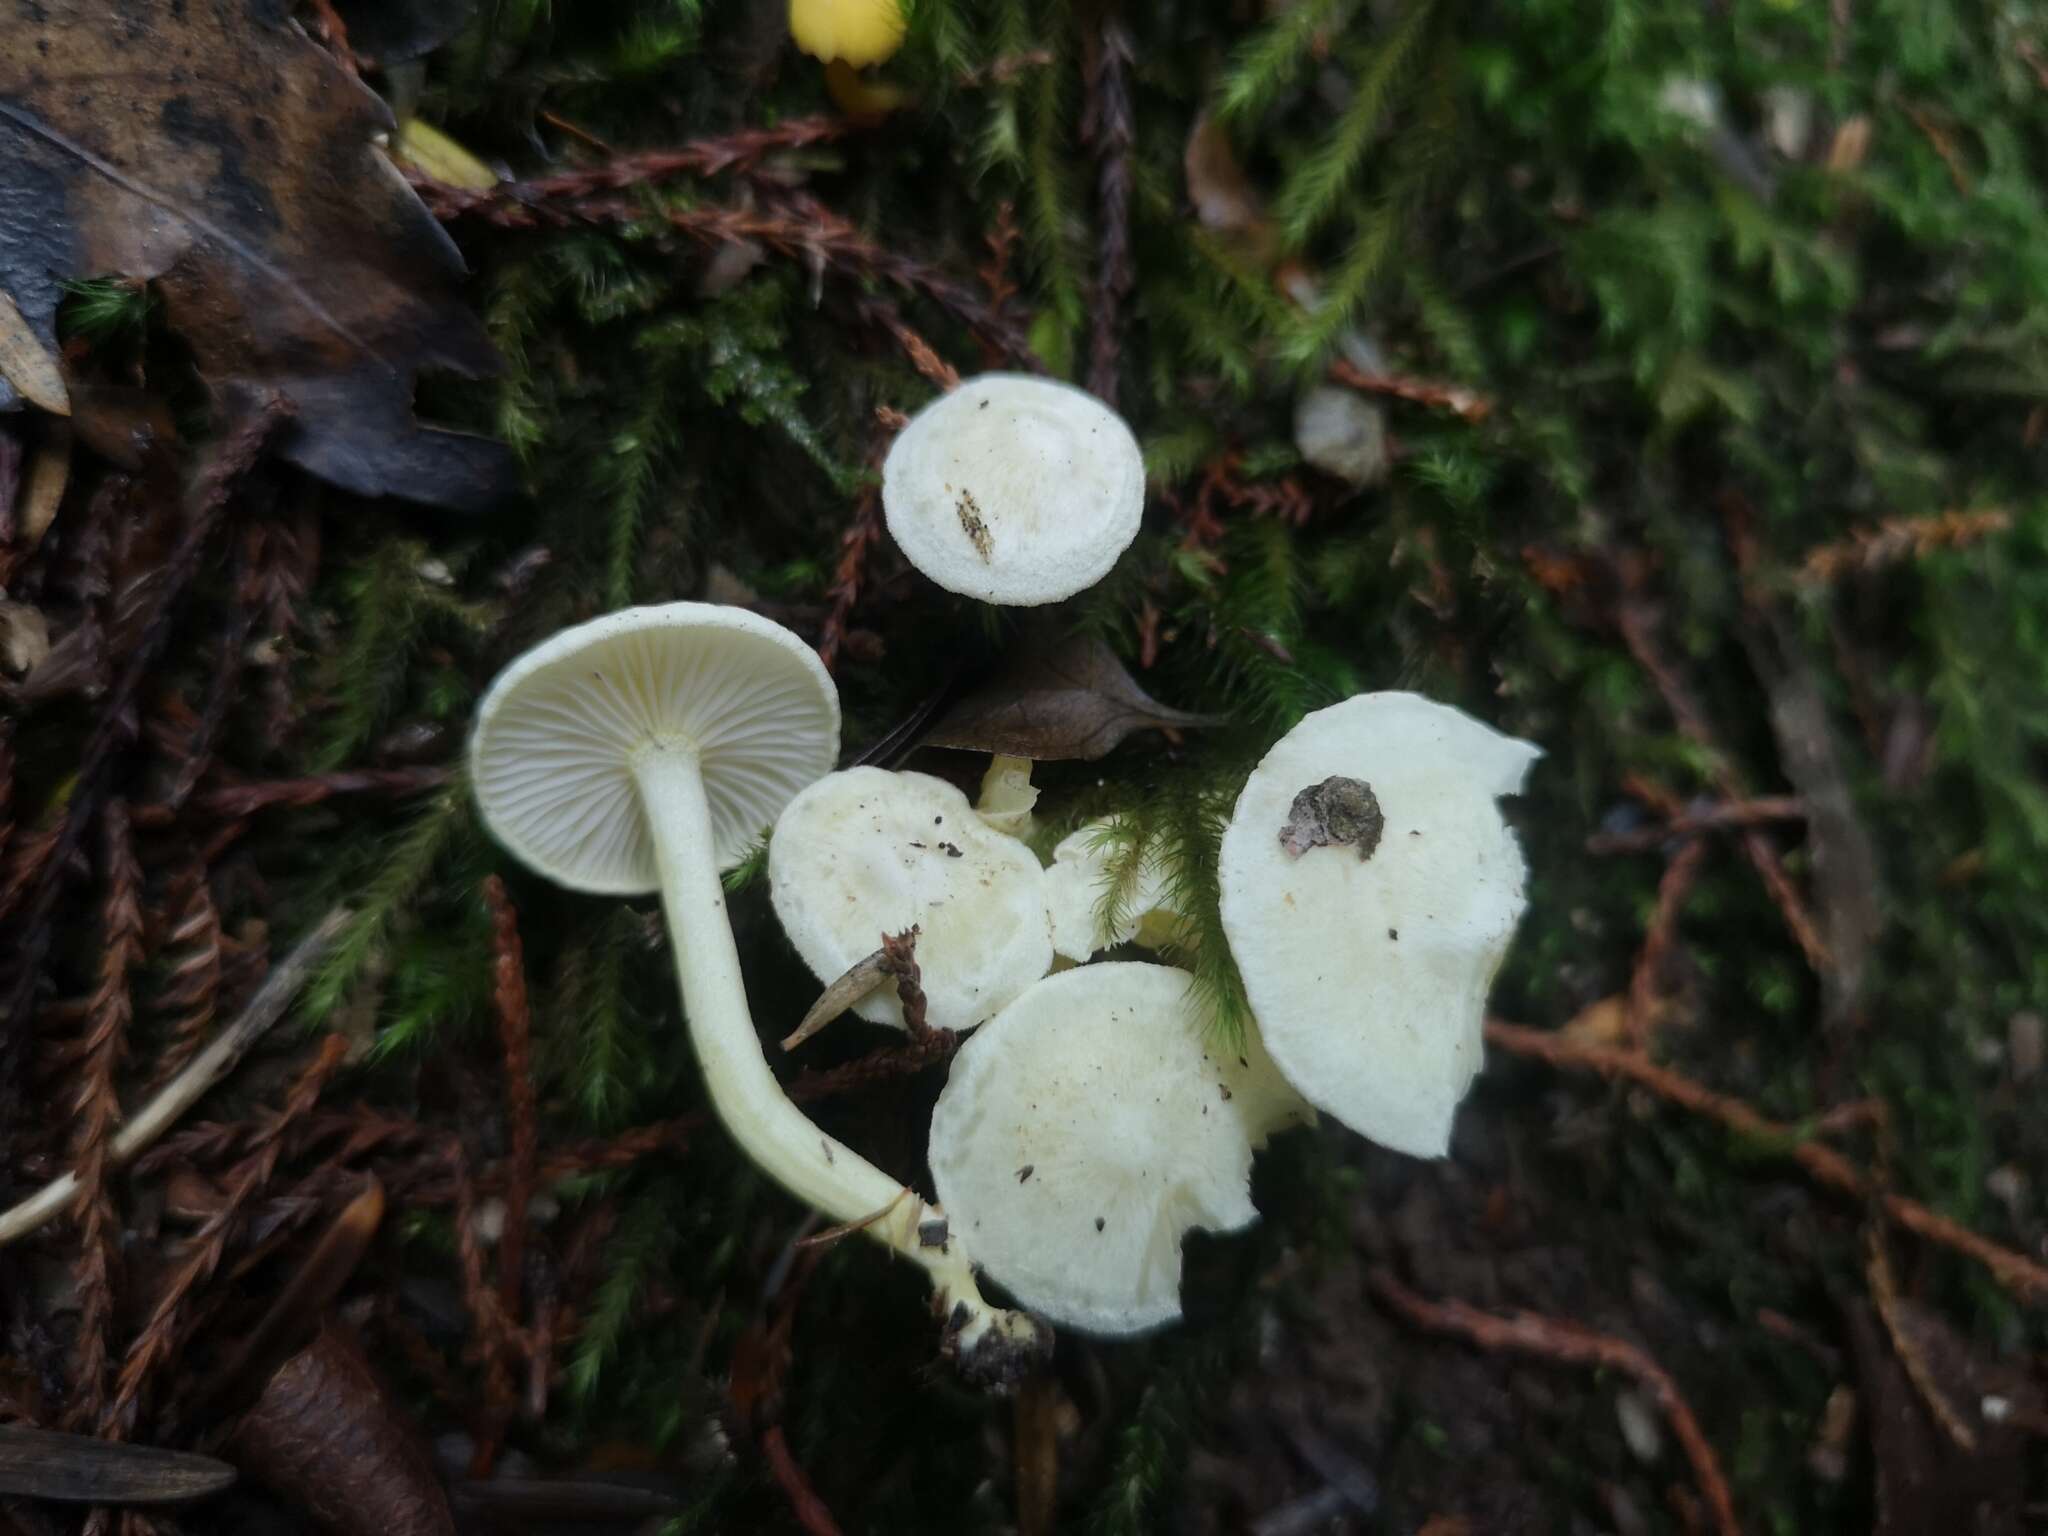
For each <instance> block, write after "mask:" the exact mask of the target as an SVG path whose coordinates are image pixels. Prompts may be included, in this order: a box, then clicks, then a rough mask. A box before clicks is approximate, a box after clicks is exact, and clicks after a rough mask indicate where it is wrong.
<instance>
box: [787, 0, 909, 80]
mask: <svg viewBox="0 0 2048 1536" xmlns="http://www.w3.org/2000/svg"><path fill="white" fill-rule="evenodd" d="M909 26H910V24H909V22H908V20H907V19H906V18H905V17H904V14H903V7H902V6H901V5H900V4H898V3H897V0H789V35H790V36H791V37H792V38H794V39H795V40H796V45H797V47H799V48H801V49H802V50H803V51H804V52H805V53H808V54H809V55H810V56H811V57H812V58H814V59H822V60H824V61H825V62H826V63H827V64H829V63H831V62H832V61H833V60H834V59H839V60H843V61H844V62H846V63H848V64H851V65H852V66H853V67H854V68H855V69H865V68H866V67H867V66H868V65H870V64H879V63H881V62H882V61H883V60H884V59H887V58H889V57H890V56H892V55H893V54H894V53H895V52H896V50H897V49H898V48H901V47H902V46H903V34H904V33H905V32H906V31H908V30H909Z"/></svg>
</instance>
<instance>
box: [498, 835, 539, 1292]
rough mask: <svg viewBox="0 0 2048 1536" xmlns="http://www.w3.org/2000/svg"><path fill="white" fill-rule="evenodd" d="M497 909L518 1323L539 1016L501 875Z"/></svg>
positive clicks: (504, 1279)
mask: <svg viewBox="0 0 2048 1536" xmlns="http://www.w3.org/2000/svg"><path fill="white" fill-rule="evenodd" d="M484 900H485V901H486V902H487V903H488V904H489V905H490V909H491V948H492V952H493V954H494V955H495V956H496V958H495V960H494V962H493V974H494V976H495V979H496V986H495V988H494V990H493V993H492V997H493V1000H494V1001H495V1002H496V1004H497V1010H496V1011H497V1015H498V1040H499V1043H500V1044H501V1045H502V1046H503V1048H504V1052H505V1119H506V1122H507V1125H508V1126H509V1128H510V1136H511V1143H512V1144H511V1150H510V1156H509V1157H507V1159H506V1163H505V1169H506V1171H505V1233H504V1236H502V1237H501V1238H499V1239H498V1294H499V1296H500V1298H501V1299H502V1300H503V1302H504V1307H505V1315H506V1316H507V1317H508V1318H510V1319H512V1321H513V1322H514V1323H517V1321H518V1319H519V1318H520V1316H521V1314H522V1311H523V1307H522V1305H521V1302H522V1297H523V1293H524V1291H525V1275H526V1270H525V1263H526V1208H527V1206H528V1205H530V1204H531V1203H532V1201H533V1169H534V1163H535V1161H536V1160H537V1159H538V1156H539V1149H540V1128H539V1120H538V1110H537V1108H536V1103H535V1097H534V1086H533V1015H532V1013H531V1011H530V1008H529V1005H528V1003H527V997H526V964H525V949H524V946H523V945H521V943H520V941H519V914H518V913H517V912H515V911H514V910H513V909H512V898H511V897H510V896H508V895H506V893H505V882H504V881H503V880H500V879H499V878H498V877H497V876H496V875H492V876H491V877H490V878H489V879H487V880H485V881H484Z"/></svg>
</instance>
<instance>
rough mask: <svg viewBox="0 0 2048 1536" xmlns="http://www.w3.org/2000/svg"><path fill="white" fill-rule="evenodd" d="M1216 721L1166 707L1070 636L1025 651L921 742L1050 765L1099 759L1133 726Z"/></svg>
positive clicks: (1091, 646)
mask: <svg viewBox="0 0 2048 1536" xmlns="http://www.w3.org/2000/svg"><path fill="white" fill-rule="evenodd" d="M1216 723H1217V717H1216V716H1214V715H1191V714H1188V713H1187V712H1186V711H1185V710H1179V709H1169V708H1167V707H1166V706H1165V705H1164V704H1161V703H1160V702H1159V701H1158V700H1157V699H1155V698H1153V697H1152V696H1151V695H1150V694H1149V693H1147V692H1146V691H1145V690H1144V689H1142V688H1140V687H1139V686H1138V685H1137V683H1136V682H1134V681H1133V680H1132V678H1131V674H1130V673H1129V672H1127V671H1125V670H1124V664H1123V663H1122V662H1121V661H1119V660H1118V659H1117V656H1116V653H1115V652H1114V651H1112V650H1111V649H1110V648H1109V647H1108V646H1107V645H1105V644H1104V643H1103V642H1102V641H1101V640H1099V639H1096V638H1095V637H1094V636H1092V635H1091V636H1077V637H1075V638H1073V639H1070V640H1065V641H1062V642H1060V643H1059V644H1057V645H1055V646H1053V647H1051V648H1050V649H1048V650H1043V651H1040V650H1035V649H1034V650H1031V651H1027V652H1026V653H1025V654H1024V656H1023V657H1022V659H1021V660H1018V661H1016V662H1013V663H1012V664H1011V665H1010V666H1008V667H1006V668H1004V669H1003V671H1001V672H1000V673H998V674H997V675H996V677H994V678H993V679H992V680H991V681H989V682H988V683H987V684H985V685H983V686H982V687H980V688H978V689H976V690H975V691H974V692H973V693H970V694H969V695H968V696H967V697H966V698H964V699H962V700H961V701H960V702H959V703H958V704H956V705H954V706H953V708H952V709H951V710H949V711H948V712H947V713H946V715H945V717H944V718H943V719H941V720H940V721H939V723H938V724H937V725H936V726H934V727H933V728H932V733H931V734H930V735H929V736H927V737H926V738H925V745H926V746H931V747H959V748H961V749H963V750H965V751H970V752H1003V753H1007V754H1009V755H1010V756H1012V757H1028V758H1031V759H1033V760H1035V761H1037V762H1052V761H1055V760H1057V759H1061V758H1076V757H1078V758H1097V757H1101V756H1103V755H1104V754H1105V753H1107V752H1110V751H1112V750H1114V749H1115V748H1116V746H1117V745H1118V743H1120V742H1121V741H1122V740H1123V739H1124V738H1125V737H1126V736H1128V735H1130V734H1131V733H1132V732H1133V731H1143V730H1162V729H1164V730H1186V729H1190V728H1193V727H1197V726H1205V725H1215V724H1216Z"/></svg>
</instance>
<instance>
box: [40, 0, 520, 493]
mask: <svg viewBox="0 0 2048 1536" xmlns="http://www.w3.org/2000/svg"><path fill="white" fill-rule="evenodd" d="M392 126H393V124H392V119H391V115H390V113H389V112H388V111H387V110H386V108H385V107H384V104H383V103H382V102H381V101H379V100H378V99H377V98H376V97H375V96H374V95H373V94H371V92H370V91H369V90H367V89H366V88H365V87H364V86H362V85H361V84H360V83H359V82H358V81H357V80H356V79H354V78H353V77H352V76H351V75H349V74H348V73H347V72H346V71H345V70H344V69H343V68H342V67H341V66H340V65H339V64H338V63H337V62H336V61H335V60H334V59H333V58H331V57H330V56H328V55H327V54H326V53H324V52H322V51H321V50H320V49H318V48H316V47H315V46H314V45H313V44H312V42H311V41H309V40H308V39H307V37H306V36H305V34H304V33H302V32H301V31H300V30H299V28H298V27H297V25H296V24H295V23H293V22H292V21H291V20H290V19H289V16H288V13H287V12H286V11H285V10H284V9H282V8H280V7H278V6H275V5H273V4H271V3H269V0H222V3H220V4H215V5H190V6H185V5H179V6H123V7H119V8H114V9H110V8H108V7H106V6H104V5H94V4H90V3H87V0H42V3H39V4H36V5H32V6H27V7H24V8H23V9H22V12H21V14H20V15H19V16H18V17H16V18H15V19H13V20H12V21H10V22H9V24H8V29H7V46H6V47H4V48H0V167H4V169H0V197H4V198H5V200H6V206H7V217H6V218H5V219H4V220H0V290H4V291H5V292H6V293H7V294H8V295H10V296H11V298H12V300H13V302H14V303H15V305H16V306H17V307H18V308H19V309H20V312H21V314H22V316H23V318H24V319H25V320H26V322H27V325H28V328H29V330H30V331H31V332H32V334H33V335H34V336H35V337H37V338H39V339H40V340H41V341H42V342H43V343H44V344H45V345H48V346H51V347H52V348H53V349H54V339H55V320H56V313H57V307H58V304H59V302H60V299H61V297H62V294H61V284H62V282H63V280H65V279H67V278H82V277H93V276H101V275H105V274H110V273H118V274H121V275H123V276H127V277H134V278H147V279H154V280H155V282H156V284H157V288H158V292H159V295H160V297H161V298H162V301H163V305H164V315H165V319H166V322H167V323H168V324H169V325H170V327H171V328H172V329H173V330H175V331H177V332H178V333H179V334H180V335H181V336H183V338H184V339H185V341H186V342H187V343H188V344H189V345H190V347H191V349H192V353H193V357H194V360H195V362H196V363H197V365H198V368H199V371H200V373H201V375H202V376H203V377H204V378H205V379H206V381H207V382H208V384H209V385H210V386H212V387H213V388H215V389H216V390H218V389H219V388H221V387H222V386H223V385H227V384H230V383H234V382H237V381H240V382H246V383H249V384H254V385H257V386H261V387H269V388H275V389H277V390H280V391H282V392H283V393H284V394H285V395H286V396H288V397H289V398H290V400H291V401H292V403H293V405H294V406H295V407H296V416H295V419H294V421H293V423H292V425H291V426H290V427H289V428H288V429H287V431H286V432H284V433H283V434H281V436H280V438H279V451H280V452H281V453H282V454H283V455H284V457H286V458H288V459H290V460H291V461H292V462H294V463H296V464H299V465H301V466H303V467H304V468H306V469H307V470H310V471H311V472H312V473H314V474H316V475H318V476H320V477H321V478H322V479H325V480H328V481H331V482H332V483H334V484H336V485H339V486H342V487H344V488H346V489H348V490H352V491H356V492H359V493H361V494H363V495H402V496H405V497H407V498H408V499H411V500H415V501H426V502H433V503H436V504H440V505H447V506H456V507H469V508H475V507H481V506H484V505H487V504H488V503H490V502H492V501H494V500H496V499H498V498H499V497H500V496H502V495H503V494H504V493H505V492H506V490H507V489H508V487H509V485H510V459H509V457H508V456H507V455H506V453H505V451H504V449H503V448H502V447H501V446H500V445H499V444H497V443H494V442H491V441H490V440H488V439H485V438H479V437H473V436H470V435H468V434H464V433H455V432H447V431H440V430H436V429H433V428H427V427H422V426H420V425H419V424H418V423H417V422H416V421H415V420H414V419H413V415H412V392H413V382H414V379H415V376H416V375H417V374H418V373H420V372H421V371H422V370H446V371H449V372H453V373H458V374H463V375H466V376H472V377H473V376H476V375H480V374H484V373H488V372H491V371H492V370H493V369H494V368H495V367H496V361H497V360H496V356H495V354H494V353H493V352H492V350H491V347H490V344H489V342H488V341H487V340H486V339H485V337H484V334H483V331H482V328H481V327H480V326H479V325H478V323H477V321H476V319H475V317H474V316H473V315H471V314H470V313H469V311H468V310H467V309H466V308H465V307H464V306H463V305H462V304H461V303H460V302H459V297H458V285H459V283H460V281H461V278H462V273H463V266H462V259H461V257H460V255H459V254H458V253H457V252H456V250H455V247H454V245H453V244H452V243H451V242H450V241H449V240H448V237H447V236H446V235H445V234H444V233H443V232H442V231H441V228H440V226H439V225H438V224H437V223H436V222H435V221H434V220H433V219H432V218H431V217H430V216H429V215H428V214H427V212H426V210H425V209H424V208H423V207H422V206H421V205H420V202H419V200H418V198H417V197H415V196H414V195H413V193H412V191H411V190H410V189H409V188H408V187H407V186H406V185H405V183H404V181H403V179H402V178H401V177H400V176H399V175H398V173H397V172H396V170H395V169H394V168H393V167H392V166H391V165H390V163H389V162H388V161H386V160H385V158H384V157H383V155H382V154H381V153H380V152H379V150H378V149H377V147H376V146H375V144H374V143H373V142H372V140H373V137H374V136H375V135H376V134H378V133H380V132H388V131H390V129H391V128H392ZM18 399H19V395H18V392H17V390H16V388H15V387H14V386H13V385H12V384H8V383H5V382H0V409H4V408H7V407H10V406H13V405H15V404H17V403H18Z"/></svg>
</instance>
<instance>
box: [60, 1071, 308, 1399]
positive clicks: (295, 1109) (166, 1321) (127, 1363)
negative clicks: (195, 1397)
mask: <svg viewBox="0 0 2048 1536" xmlns="http://www.w3.org/2000/svg"><path fill="white" fill-rule="evenodd" d="M347 1058H348V1042H347V1041H346V1040H345V1039H343V1038H342V1037H341V1036H340V1035H327V1036H324V1037H323V1038H322V1039H321V1041H320V1044H319V1046H318V1047H317V1048H316V1049H315V1051H314V1053H313V1059H312V1061H311V1062H309V1063H308V1064H307V1066H306V1067H305V1068H304V1070H303V1071H301V1072H300V1073H299V1076H298V1078H297V1079H296V1080H295V1081H294V1082H293V1083H292V1085H291V1087H290V1089H289V1090H288V1091H287V1092H286V1094H285V1100H284V1104H283V1105H282V1107H280V1108H279V1109H277V1110H276V1111H274V1112H273V1113H271V1114H270V1115H269V1116H267V1117H266V1119H265V1121H264V1123H263V1125H262V1127H261V1128H260V1129H259V1130H258V1131H257V1132H256V1133H255V1134H254V1135H253V1136H252V1138H251V1140H250V1149H249V1151H248V1153H247V1154H246V1155H245V1156H244V1157H243V1158H242V1160H241V1161H240V1162H238V1163H237V1164H236V1165H235V1167H234V1169H233V1171H232V1172H231V1173H230V1174H229V1175H228V1177H227V1178H226V1180H224V1181H223V1198H222V1201H221V1205H220V1209H219V1210H217V1211H215V1212H214V1213H213V1215H212V1216H210V1217H208V1218H207V1220H206V1221H205V1223H204V1224H202V1225H201V1227H200V1228H199V1230H198V1231H197V1232H196V1233H194V1234H193V1236H192V1241H191V1245H190V1247H189V1248H188V1249H187V1250H186V1252H185V1254H184V1256H183V1257H182V1258H181V1259H180V1260H179V1261H178V1264H177V1265H176V1267H175V1268H174V1269H173V1270H172V1271H171V1274H170V1276H169V1277H168V1278H167V1280H166V1281H165V1283H164V1287H163V1290H162V1292H161V1293H160V1294H159V1295H158V1297H157V1301H156V1307H155V1309H154V1310H153V1311H152V1312H151V1313H150V1317H149V1321H148V1323H147V1324H146V1325H144V1327H143V1330H142V1332H141V1334H140V1335H139V1336H138V1337H137V1338H136V1340H135V1342H134V1343H133V1344H132V1345H130V1346H129V1349H128V1357H127V1359H126V1360H124V1361H123V1362H122V1364H121V1375H120V1379H119V1381H118V1382H117V1383H116V1385H115V1393H114V1401H113V1403H112V1404H111V1405H110V1406H109V1407H108V1409H107V1410H106V1412H105V1413H104V1414H103V1415H102V1416H101V1420H100V1425H101V1429H102V1431H111V1432H115V1433H121V1434H126V1433H128V1432H129V1431H130V1430H132V1428H133V1427H134V1424H135V1421H136V1418H137V1416H138V1415H139V1413H140V1412H141V1409H142V1404H143V1394H144V1392H145V1391H146V1390H147V1389H148V1387H149V1385H150V1382H151V1380H152V1379H153V1378H154V1377H155V1375H156V1374H157V1372H159V1371H160V1370H162V1369H163V1368H164V1367H165V1366H166V1365H167V1364H169V1363H170V1362H171V1361H172V1360H174V1359H176V1358H177V1356H178V1354H179V1352H180V1351H181V1350H182V1349H183V1348H184V1346H185V1343H186V1340H187V1338H188V1337H189V1335H190V1328H189V1326H188V1319H187V1317H186V1311H187V1307H188V1305H189V1303H190V1302H191V1300H192V1298H193V1297H194V1295H195V1293H196V1292H197V1291H198V1290H199V1288H200V1287H201V1286H203V1285H204V1284H205V1283H206V1282H207V1281H208V1280H209V1279H211V1278H212V1276H213V1274H214V1272H215V1271H216V1270H218V1269H219V1268H220V1263H221V1259H222V1258H223V1256H225V1254H226V1253H227V1250H228V1244H229V1242H230V1241H231V1240H232V1238H233V1237H234V1235H235V1230H236V1228H237V1226H238V1224H239V1223H240V1220H241V1217H242V1215H243V1213H244V1212H245V1211H246V1210H247V1208H248V1207H249V1206H250V1204H251V1202H253V1201H254V1200H255V1199H256V1198H257V1197H258V1196H259V1195H261V1194H262V1192H263V1190H264V1188H265V1187H266V1186H267V1185H268V1184H269V1182H270V1179H271V1176H272V1175H273V1174H274V1173H275V1172H276V1171H277V1164H278V1160H279V1158H280V1157H281V1156H282V1155H283V1153H284V1149H285V1145H286V1142H287V1139H288V1137H289V1133H290V1132H291V1130H292V1128H293V1127H294V1126H296V1125H297V1124H298V1123H299V1122H300V1121H301V1120H302V1119H304V1118H305V1117H306V1116H307V1115H308V1114H309V1113H311V1111H312V1109H313V1106H314V1105H315V1104H317V1103H318V1102H319V1099H320V1093H321V1090H322V1089H324V1088H325V1087H326V1086H327V1083H328V1080H329V1079H330V1078H332V1077H333V1076H334V1074H335V1073H336V1072H338V1071H339V1070H340V1069H341V1065H342V1063H343V1062H344V1061H345V1060H347Z"/></svg>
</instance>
